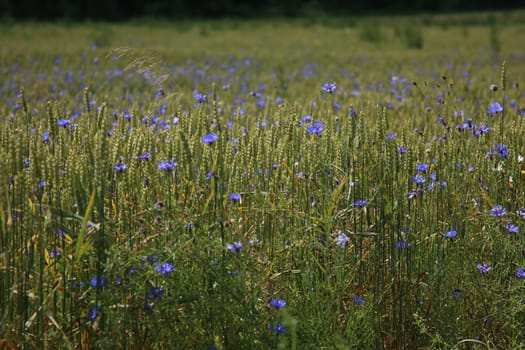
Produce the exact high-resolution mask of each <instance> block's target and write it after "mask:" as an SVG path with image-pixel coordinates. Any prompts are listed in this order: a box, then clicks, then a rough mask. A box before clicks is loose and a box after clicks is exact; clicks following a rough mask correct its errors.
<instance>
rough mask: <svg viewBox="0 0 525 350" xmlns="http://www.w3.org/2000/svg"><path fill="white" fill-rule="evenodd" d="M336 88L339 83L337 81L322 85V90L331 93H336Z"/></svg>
mask: <svg viewBox="0 0 525 350" xmlns="http://www.w3.org/2000/svg"><path fill="white" fill-rule="evenodd" d="M336 89H337V83H336V82H335V81H334V82H333V83H324V84H323V86H321V90H322V91H324V92H327V93H329V94H335V90H336Z"/></svg>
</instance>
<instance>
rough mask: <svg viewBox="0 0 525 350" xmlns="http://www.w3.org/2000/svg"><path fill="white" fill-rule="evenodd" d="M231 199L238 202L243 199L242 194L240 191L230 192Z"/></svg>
mask: <svg viewBox="0 0 525 350" xmlns="http://www.w3.org/2000/svg"><path fill="white" fill-rule="evenodd" d="M229 198H230V200H231V201H233V202H238V201H240V200H241V194H240V193H235V192H234V193H231V194H230V197H229Z"/></svg>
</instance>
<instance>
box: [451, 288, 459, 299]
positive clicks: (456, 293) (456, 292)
mask: <svg viewBox="0 0 525 350" xmlns="http://www.w3.org/2000/svg"><path fill="white" fill-rule="evenodd" d="M452 297H454V298H459V297H461V289H457V288H454V290H452Z"/></svg>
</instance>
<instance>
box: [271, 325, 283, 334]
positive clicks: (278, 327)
mask: <svg viewBox="0 0 525 350" xmlns="http://www.w3.org/2000/svg"><path fill="white" fill-rule="evenodd" d="M270 332H275V333H277V334H283V333H284V332H286V328H284V326H283V325H282V324H281V323H277V324H272V325H270Z"/></svg>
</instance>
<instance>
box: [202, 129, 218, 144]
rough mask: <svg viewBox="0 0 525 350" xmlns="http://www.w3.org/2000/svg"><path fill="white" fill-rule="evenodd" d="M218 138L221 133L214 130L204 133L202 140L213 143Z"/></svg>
mask: <svg viewBox="0 0 525 350" xmlns="http://www.w3.org/2000/svg"><path fill="white" fill-rule="evenodd" d="M218 138H219V135H217V134H216V133H214V132H210V133H209V134H206V135H204V136H203V137H202V139H201V140H202V142H203V143H205V144H207V145H211V144H212V143H214V142H215V141H217V139H218Z"/></svg>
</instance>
